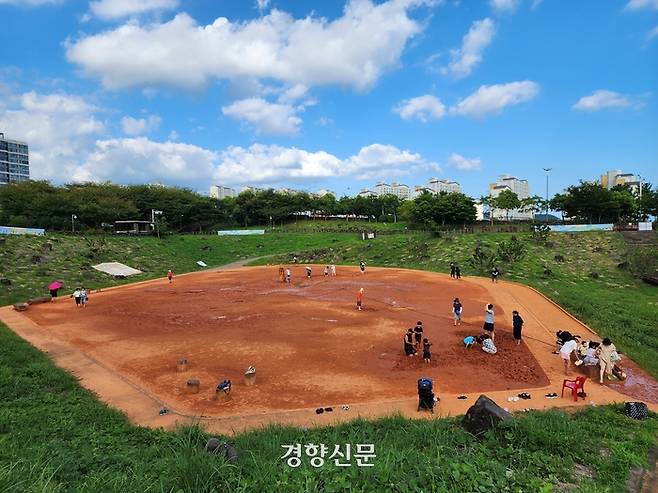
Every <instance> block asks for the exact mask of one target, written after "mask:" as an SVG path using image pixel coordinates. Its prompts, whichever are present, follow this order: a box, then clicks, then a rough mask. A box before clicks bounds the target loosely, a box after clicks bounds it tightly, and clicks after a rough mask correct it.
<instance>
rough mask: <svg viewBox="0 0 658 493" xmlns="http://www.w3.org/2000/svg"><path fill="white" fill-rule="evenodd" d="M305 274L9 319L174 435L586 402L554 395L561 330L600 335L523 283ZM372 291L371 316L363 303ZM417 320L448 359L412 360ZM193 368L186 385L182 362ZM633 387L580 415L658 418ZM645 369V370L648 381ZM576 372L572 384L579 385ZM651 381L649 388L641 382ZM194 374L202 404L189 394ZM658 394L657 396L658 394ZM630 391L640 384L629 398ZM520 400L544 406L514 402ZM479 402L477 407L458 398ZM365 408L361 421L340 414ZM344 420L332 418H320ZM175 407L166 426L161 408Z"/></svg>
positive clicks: (125, 293)
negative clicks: (456, 313) (247, 377)
mask: <svg viewBox="0 0 658 493" xmlns="http://www.w3.org/2000/svg"><path fill="white" fill-rule="evenodd" d="M313 267H314V269H313V270H314V272H315V273H316V275H315V277H314V278H313V279H312V280H307V279H305V277H304V266H295V268H293V269H292V270H293V283H292V285H286V284H282V283H279V282H278V280H277V268H276V267H252V268H241V269H233V270H226V271H216V272H210V271H206V272H201V273H195V274H189V275H184V276H178V277H177V278H176V279H175V281H174V283H173V285H169V284H168V283H167V281H166V280H165V279H163V280H155V281H148V282H144V283H138V284H134V285H130V286H122V287H119V288H112V289H109V290H106V291H103V292H99V293H94V294H93V295H92V297H91V302H90V304H89V306H88V308H80V309H78V308H76V307H75V304H74V303H73V301H72V300H69V299H59V300H57V302H56V303H47V304H44V305H33V306H31V307H30V308H29V310H28V311H27V312H25V313H18V312H15V311H13V310H11V309H10V308H9V307H6V308H1V309H0V319H1V320H3V321H4V322H5V323H6V324H7V325H8V326H9V327H10V328H12V329H13V330H15V331H16V332H17V333H18V334H20V335H21V336H22V337H24V338H25V339H27V340H28V341H30V342H32V343H33V344H35V345H36V346H37V347H39V348H40V349H41V350H43V351H45V352H47V353H48V354H50V355H51V357H52V358H53V359H54V360H55V361H56V362H57V364H59V365H60V366H62V367H64V368H66V369H68V370H69V371H71V372H73V373H74V374H75V375H76V376H77V377H79V378H80V379H81V383H82V384H83V385H85V386H86V387H88V388H90V389H91V390H93V391H95V392H97V393H98V394H99V396H100V398H102V399H103V400H105V401H106V402H108V403H110V404H112V405H114V406H116V407H118V408H120V409H121V410H122V411H124V412H125V413H127V415H128V416H129V417H130V419H131V420H132V421H133V422H135V423H137V424H142V425H149V426H173V425H174V424H176V423H177V422H185V421H189V420H190V419H194V417H195V416H197V417H198V416H203V417H204V422H205V423H206V426H207V428H209V431H218V432H223V433H233V432H236V431H239V430H242V429H248V428H252V427H255V426H260V425H262V424H266V423H271V422H280V423H289V424H295V425H304V426H307V425H319V424H330V423H332V422H336V421H342V420H346V419H352V418H354V417H356V416H363V417H373V416H381V415H386V414H390V413H391V412H401V413H403V414H405V415H408V416H417V415H418V414H417V413H416V404H417V397H416V395H417V394H416V381H417V379H418V378H419V377H421V376H429V377H431V378H433V379H434V381H435V386H436V388H435V391H436V392H437V393H438V394H439V395H440V396H441V402H440V405H439V406H438V408H437V415H455V414H461V413H464V412H465V411H466V409H467V408H468V407H469V406H470V405H471V404H472V403H473V400H474V399H475V398H476V397H477V396H478V394H479V393H484V392H486V394H487V395H489V396H490V397H492V398H493V399H494V400H497V401H498V402H499V403H501V405H504V406H505V407H508V408H510V410H511V411H518V410H521V409H524V408H535V409H542V408H547V407H556V406H571V405H574V404H575V403H573V401H571V400H570V399H568V398H567V397H566V396H565V398H563V399H546V398H544V394H545V393H548V392H558V393H559V392H560V388H561V384H562V379H563V378H564V376H563V370H562V363H561V360H560V358H559V357H558V356H555V355H553V354H551V351H552V349H553V344H554V340H555V336H554V333H555V330H557V328H560V329H569V330H570V331H571V332H574V333H578V334H580V335H582V336H583V337H585V338H588V337H592V338H594V339H597V338H598V336H596V334H594V333H593V332H591V331H590V330H589V329H588V328H587V326H585V325H584V324H582V323H581V322H579V321H578V320H576V319H575V318H573V317H572V316H571V315H569V314H568V313H566V312H565V311H564V310H562V309H561V308H560V307H559V306H557V305H555V304H554V303H552V302H550V301H549V300H547V299H546V298H545V297H543V296H542V295H541V294H539V293H538V292H536V291H534V290H532V289H531V288H528V287H526V286H522V285H519V284H515V283H509V282H500V283H498V284H496V285H494V284H492V283H491V282H490V281H488V280H486V279H482V278H467V279H462V280H461V281H456V280H451V279H450V278H448V277H447V276H445V275H442V274H436V273H429V272H420V271H410V270H403V269H368V272H367V274H366V275H361V274H360V273H359V272H358V271H357V269H355V268H348V267H340V266H339V267H338V277H336V278H328V279H326V278H324V276H322V275H318V274H321V267H319V266H313ZM360 287H364V289H365V303H364V305H365V309H364V310H363V311H362V312H359V311H357V310H356V306H355V299H356V292H357V290H358V289H359V288H360ZM456 296H458V297H459V298H460V299H461V300H462V303H463V305H464V322H463V324H462V325H461V326H460V327H457V328H455V327H453V325H452V318H451V304H452V300H453V298H454V297H456ZM487 302H492V303H494V305H495V306H496V334H497V336H496V344H497V346H498V349H499V353H498V354H496V355H493V356H492V355H488V354H486V353H484V352H482V351H481V350H480V349H471V350H468V351H467V350H464V349H463V345H462V339H463V337H464V336H465V335H469V334H473V335H477V334H478V333H480V330H481V326H482V321H483V311H484V305H485V303H487ZM513 309H518V310H519V311H520V312H521V314H522V316H523V317H524V319H525V321H526V324H525V327H524V343H523V344H522V345H521V346H516V345H514V344H513V341H512V337H511V329H510V318H511V311H512V310H513ZM417 320H422V321H423V325H424V326H425V336H427V337H429V338H430V340H431V341H432V342H433V344H434V345H433V346H432V350H433V360H432V363H431V364H430V365H427V364H424V363H423V362H422V360H421V359H420V358H419V357H412V358H409V357H406V356H404V355H403V351H402V349H403V345H402V337H403V334H404V332H405V331H406V329H407V328H409V327H411V326H413V325H414V324H415V322H416V321H417ZM183 357H184V358H187V359H188V360H189V368H188V370H187V371H186V372H184V373H179V372H177V371H176V361H177V360H178V359H179V358H183ZM626 363H627V365H626V368H627V370H629V369H630V370H631V371H630V372H629V379H628V380H627V382H625V383H623V384H616V385H614V386H609V385H604V386H600V385H599V384H598V383H591V382H589V383H588V384H587V386H586V390H587V393H588V398H587V399H586V400H585V401H579V402H578V403H577V405H589V404H603V403H607V402H619V401H624V400H628V398H627V397H626V396H624V395H622V394H620V393H619V392H622V393H626V394H631V395H633V394H634V393H637V388H636V387H638V388H641V389H643V390H645V391H646V392H644V394H646V395H641V396H640V395H638V396H637V397H640V398H642V399H645V400H646V401H648V402H649V403H653V404H650V407H651V408H652V409H655V408H656V406H655V403H656V402H657V401H658V399H656V396H657V395H658V384H657V383H656V381H655V380H654V379H652V378H651V377H650V376H648V375H646V374H643V373H642V372H641V371H639V370H637V368H636V367H634V366H633V365H632V363H629V362H628V361H627V362H626ZM250 365H253V366H255V367H256V368H257V384H256V385H255V386H246V385H245V384H244V382H243V377H242V375H243V372H244V370H245V369H246V368H247V367H248V366H250ZM636 370H637V371H636ZM573 376H575V375H572V377H573ZM636 377H637V378H636ZM189 378H198V379H199V380H200V381H201V391H200V393H199V394H189V393H187V392H186V389H185V383H186V381H187V379H189ZM224 378H230V379H231V380H232V381H233V383H234V387H233V392H232V398H231V400H229V401H228V402H218V401H216V400H214V395H215V386H216V384H217V383H218V382H219V381H220V380H222V379H224ZM647 385H649V387H650V388H649V387H647ZM626 387H628V388H626ZM519 391H528V392H531V393H532V395H533V399H532V400H530V401H524V400H521V401H519V402H508V401H507V398H508V397H509V396H511V395H516V394H517V393H518V392H519ZM460 394H466V395H467V396H468V399H467V400H457V396H458V395H460ZM342 404H349V406H350V409H349V412H344V411H340V410H339V407H340V405H342ZM319 406H332V407H334V408H335V409H336V410H337V412H334V413H329V414H327V413H324V414H323V415H320V416H317V415H316V414H315V413H314V409H315V408H316V407H319ZM161 407H167V408H168V409H170V410H172V413H170V414H169V415H167V416H164V417H162V416H158V410H159V409H160V408H161Z"/></svg>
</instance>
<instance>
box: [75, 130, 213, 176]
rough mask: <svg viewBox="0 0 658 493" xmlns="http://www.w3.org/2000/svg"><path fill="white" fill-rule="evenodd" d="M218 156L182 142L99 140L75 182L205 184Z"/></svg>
mask: <svg viewBox="0 0 658 493" xmlns="http://www.w3.org/2000/svg"><path fill="white" fill-rule="evenodd" d="M216 160H217V153H215V152H213V151H209V150H207V149H203V148H201V147H198V146H195V145H191V144H183V143H178V142H153V141H151V140H149V139H147V138H145V137H138V138H126V139H107V140H99V141H97V142H96V144H95V148H94V149H93V150H92V152H91V153H90V154H89V155H88V156H87V157H86V159H85V160H84V162H83V163H82V164H81V165H80V166H78V167H77V169H76V170H75V173H74V174H73V175H72V178H73V180H74V181H106V180H111V181H114V182H118V183H151V182H154V181H158V182H162V183H167V184H172V185H188V186H194V185H201V184H203V183H207V182H209V178H210V177H211V176H212V173H213V169H214V165H215V162H216Z"/></svg>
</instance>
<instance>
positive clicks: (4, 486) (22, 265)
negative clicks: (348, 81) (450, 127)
mask: <svg viewBox="0 0 658 493" xmlns="http://www.w3.org/2000/svg"><path fill="white" fill-rule="evenodd" d="M328 226H329V225H323V228H328V229H332V228H331V227H328ZM304 227H305V228H306V230H307V231H308V233H304V232H291V231H289V230H286V229H285V228H284V230H283V231H279V232H277V233H275V234H268V235H267V236H265V237H239V238H221V239H220V238H217V237H209V236H184V237H179V236H173V237H169V238H166V239H164V240H162V241H158V240H157V239H155V238H116V237H108V238H106V240H105V244H104V245H101V246H100V250H96V251H95V252H94V251H92V250H93V249H96V248H98V245H97V244H90V243H89V242H88V241H86V240H85V239H83V238H82V237H71V236H55V237H54V239H55V241H54V243H53V251H52V252H50V251H48V252H46V251H45V250H44V243H45V242H46V239H45V238H17V237H10V238H8V239H7V241H6V243H5V245H4V246H2V247H0V270H1V271H2V272H1V273H0V277H5V278H8V279H10V280H11V281H12V285H11V286H9V287H7V286H4V285H0V304H7V303H10V302H15V301H20V300H24V299H26V298H29V297H32V296H35V295H39V294H43V292H44V289H45V285H46V284H47V283H48V282H50V281H52V280H53V279H63V280H64V281H65V282H66V283H67V285H68V286H71V287H72V286H74V285H76V284H81V283H82V284H85V285H87V286H88V287H91V288H94V287H100V286H107V285H112V284H116V283H119V282H131V281H132V280H140V279H146V278H151V277H158V276H162V275H163V273H164V272H165V271H166V269H168V268H170V267H171V268H173V269H174V271H175V272H178V273H180V272H184V271H190V270H195V268H196V266H195V262H196V261H197V260H204V261H205V262H206V263H208V265H209V266H211V267H212V266H216V265H221V264H224V263H228V262H232V261H235V260H240V259H245V258H252V257H264V256H270V255H274V257H268V258H261V259H260V260H259V261H258V263H268V262H275V261H279V260H280V261H285V262H289V261H290V260H291V256H292V255H293V254H296V255H297V256H298V257H299V259H300V261H309V262H310V261H313V262H329V261H331V262H335V263H349V264H354V263H356V262H357V261H358V260H361V259H365V260H366V261H367V262H368V264H369V265H381V266H402V267H412V268H420V269H427V270H439V271H445V270H446V269H447V267H448V264H449V262H450V261H457V262H459V263H460V264H461V266H462V268H463V273H464V274H465V275H468V274H470V273H472V269H471V268H470V267H469V266H468V264H467V260H468V257H469V256H470V254H471V252H472V250H473V248H474V246H475V243H476V242H477V241H478V240H480V241H485V242H487V243H492V244H493V243H495V242H498V241H501V240H503V239H508V238H509V235H505V234H500V235H460V236H452V235H448V236H444V237H442V238H432V237H430V236H429V235H426V234H423V233H418V232H413V233H409V232H406V233H405V232H404V230H403V229H401V230H400V232H399V233H397V234H396V233H395V232H391V234H386V235H381V236H380V237H378V238H377V239H376V240H373V241H369V242H362V241H361V240H360V239H359V238H358V236H357V235H355V234H354V233H340V232H336V231H335V230H334V231H325V232H317V229H314V228H315V227H316V226H314V225H313V223H310V224H305V225H304ZM396 227H398V228H399V227H400V226H396ZM297 231H299V230H297ZM519 237H521V238H524V236H523V235H519ZM525 239H527V238H525ZM91 240H92V241H94V240H98V239H97V238H93V239H91ZM551 242H552V243H553V245H554V246H553V247H550V248H549V247H546V246H541V245H536V244H532V243H528V249H529V251H528V254H527V255H526V257H525V258H524V259H522V260H521V261H519V262H517V263H516V264H515V265H513V266H506V265H503V266H502V269H503V271H504V278H507V279H514V280H519V281H521V282H524V283H527V284H529V285H532V286H534V287H536V288H538V289H540V290H541V291H543V292H544V293H545V294H546V295H548V296H550V297H551V298H553V299H554V300H555V301H557V302H558V303H560V304H561V305H562V306H564V307H566V308H567V309H569V310H570V311H571V312H572V313H574V314H575V315H576V316H577V317H579V318H581V319H582V320H583V321H585V322H586V323H588V324H590V325H591V326H592V327H593V328H594V329H595V330H597V331H598V332H599V333H600V334H601V335H609V336H610V337H611V338H613V340H614V341H615V343H616V344H617V346H618V347H619V348H620V349H622V350H624V351H626V352H627V353H628V354H629V355H630V356H632V357H633V359H635V360H636V361H637V362H638V363H640V364H641V365H642V366H644V367H645V368H647V369H648V370H649V371H651V372H652V373H653V375H654V376H658V358H656V357H655V356H656V351H657V348H658V335H657V334H656V331H655V327H656V326H658V305H656V292H657V291H656V289H655V288H652V287H650V286H646V285H644V284H642V283H640V282H638V281H635V280H634V279H633V278H632V277H631V276H630V275H629V274H628V273H627V272H626V271H623V270H620V269H618V268H617V267H616V265H617V263H618V262H620V261H621V256H622V252H623V249H624V246H623V244H622V241H621V238H620V237H619V236H617V235H616V234H611V233H606V234H598V233H594V234H584V235H578V236H576V235H553V238H552V239H551ZM35 255H38V256H40V257H41V259H40V263H33V260H32V257H33V256H35ZM556 255H562V256H563V257H564V258H565V261H564V262H556V261H555V260H554V258H555V256H556ZM111 260H117V261H120V262H124V263H127V264H128V265H131V266H134V267H137V268H139V269H141V270H143V271H144V274H143V275H140V276H138V277H136V278H133V279H131V280H129V281H113V280H111V279H109V278H108V277H107V276H105V275H103V274H100V273H97V272H96V271H94V270H92V269H90V265H92V264H95V263H98V262H102V261H111ZM545 265H548V266H549V268H550V269H551V270H552V275H551V276H550V277H546V276H545V275H544V274H543V271H544V267H545ZM593 271H596V272H597V273H598V274H599V277H598V279H593V278H592V277H590V273H591V272H593ZM657 436H658V417H657V416H655V415H652V418H651V419H649V420H647V421H643V422H636V421H633V420H630V419H628V418H626V417H625V416H624V415H623V413H622V411H621V409H620V408H619V407H618V406H606V407H597V408H590V409H587V410H586V411H582V412H579V413H576V414H574V415H565V414H563V413H561V412H532V413H528V414H526V415H523V416H521V417H520V418H519V419H517V420H515V423H514V424H513V425H512V426H510V427H506V428H502V429H499V430H497V431H496V432H491V433H489V434H487V435H485V436H484V437H482V438H479V439H474V438H473V437H472V436H471V435H469V434H467V433H466V432H464V431H463V430H462V429H461V428H460V427H459V425H458V421H457V420H454V419H447V420H437V421H425V420H422V421H413V420H406V419H402V418H398V417H392V418H389V419H384V420H379V421H375V422H362V421H356V422H352V423H349V424H346V425H342V426H339V427H334V428H322V429H314V430H301V429H294V428H282V427H271V428H267V429H264V430H256V431H252V432H250V433H245V434H242V435H239V436H237V437H236V438H235V440H234V442H235V444H236V446H237V447H238V449H240V450H241V451H242V459H241V461H240V463H239V464H238V465H230V464H225V463H223V461H222V460H221V459H219V458H217V457H211V456H208V455H206V454H205V453H204V452H203V451H202V448H203V444H204V443H205V439H206V438H207V437H206V436H205V435H204V433H203V431H202V430H199V429H198V428H186V429H181V430H179V431H177V432H171V433H168V432H164V431H159V430H149V429H143V428H138V427H134V426H132V425H130V424H129V423H128V422H127V420H126V419H125V417H124V416H123V415H121V414H120V413H119V412H117V411H114V410H112V409H109V408H107V407H106V406H105V405H103V404H102V403H100V402H98V401H97V400H96V399H95V398H94V396H93V395H91V394H90V393H89V392H87V391H86V390H84V389H82V388H81V387H80V386H79V385H78V383H77V382H76V380H75V378H74V377H72V376H70V375H69V374H67V373H66V372H63V371H61V370H59V369H57V368H55V367H54V366H53V365H52V363H51V362H50V360H49V359H48V358H47V356H46V355H44V354H42V353H40V352H39V351H37V350H36V349H34V348H32V347H31V346H29V345H28V344H27V343H25V342H24V341H22V340H21V339H19V338H18V337H16V336H15V335H14V334H13V333H11V332H10V331H9V330H8V329H7V328H6V327H4V326H1V325H0V492H4V491H7V492H14V491H29V492H36V491H39V492H64V491H66V492H68V491H85V492H86V491H90V492H96V491H116V492H119V491H120V492H129V491H153V492H179V491H184V492H188V491H189V492H197V491H199V492H206V491H207V492H211V491H218V492H219V491H245V492H251V491H282V492H284V491H286V492H287V491H328V492H330V491H373V492H375V491H376V492H379V491H449V492H452V491H455V492H457V491H458V492H467V491H468V492H471V491H474V492H477V491H482V492H485V491H486V492H489V491H510V492H518V491H523V492H535V491H540V492H551V491H556V492H557V491H581V492H603V491H606V492H618V491H622V490H623V489H624V484H625V483H626V481H627V478H628V477H629V471H630V470H631V469H633V468H636V467H643V466H646V465H647V454H648V451H649V449H650V448H651V447H655V446H656V437H657ZM293 443H301V444H307V443H324V444H327V445H329V446H330V448H333V446H334V444H344V443H351V444H356V443H374V444H375V446H376V453H377V459H376V460H375V461H374V463H375V466H374V467H373V468H360V467H356V466H353V467H350V468H338V467H335V466H334V465H333V463H328V464H326V465H325V466H324V467H322V468H319V469H315V468H313V467H311V466H310V465H308V463H307V462H306V463H305V464H304V465H302V466H301V467H300V468H299V469H291V468H289V467H288V466H286V465H285V463H284V461H282V460H280V459H279V457H280V456H281V455H282V453H283V449H282V448H281V445H283V444H293Z"/></svg>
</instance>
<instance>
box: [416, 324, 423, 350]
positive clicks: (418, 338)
mask: <svg viewBox="0 0 658 493" xmlns="http://www.w3.org/2000/svg"><path fill="white" fill-rule="evenodd" d="M414 339H415V340H416V349H418V347H419V346H420V341H422V340H423V322H421V321H420V320H419V321H418V322H416V326H415V327H414Z"/></svg>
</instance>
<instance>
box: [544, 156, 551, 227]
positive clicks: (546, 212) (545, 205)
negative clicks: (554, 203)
mask: <svg viewBox="0 0 658 493" xmlns="http://www.w3.org/2000/svg"><path fill="white" fill-rule="evenodd" d="M552 169H553V168H544V171H545V172H546V204H544V222H548V174H549V173H550V172H551V170H552Z"/></svg>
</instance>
